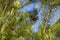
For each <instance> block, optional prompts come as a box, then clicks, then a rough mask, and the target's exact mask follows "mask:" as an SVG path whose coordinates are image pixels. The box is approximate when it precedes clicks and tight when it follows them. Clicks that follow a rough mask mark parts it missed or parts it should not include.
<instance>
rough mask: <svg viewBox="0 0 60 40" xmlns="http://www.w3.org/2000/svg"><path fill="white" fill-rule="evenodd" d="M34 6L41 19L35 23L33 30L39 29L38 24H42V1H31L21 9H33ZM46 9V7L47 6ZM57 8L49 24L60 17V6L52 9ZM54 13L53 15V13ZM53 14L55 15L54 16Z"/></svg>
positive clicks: (24, 10)
mask: <svg viewBox="0 0 60 40" xmlns="http://www.w3.org/2000/svg"><path fill="white" fill-rule="evenodd" d="M33 8H35V9H37V10H38V15H37V16H38V17H39V19H38V20H37V22H35V24H34V25H33V29H32V31H33V32H36V31H38V26H39V25H40V22H41V21H42V18H43V16H41V14H42V13H43V10H44V8H41V3H39V2H38V1H37V2H31V3H30V4H27V5H25V6H24V7H23V8H22V9H20V10H21V11H23V12H26V11H33ZM45 9H46V8H45ZM54 10H56V11H55V12H52V13H51V18H49V24H51V25H52V24H53V23H55V22H56V21H57V20H58V19H60V6H57V7H56V8H54V9H52V11H54ZM52 14H53V15H52ZM52 16H53V17H52Z"/></svg>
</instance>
